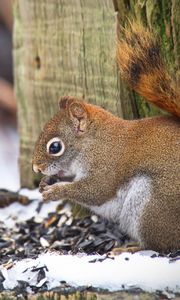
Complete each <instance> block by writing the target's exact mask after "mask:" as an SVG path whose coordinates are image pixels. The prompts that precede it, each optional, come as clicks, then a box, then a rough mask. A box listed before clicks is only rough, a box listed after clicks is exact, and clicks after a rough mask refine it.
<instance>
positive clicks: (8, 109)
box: [0, 0, 19, 190]
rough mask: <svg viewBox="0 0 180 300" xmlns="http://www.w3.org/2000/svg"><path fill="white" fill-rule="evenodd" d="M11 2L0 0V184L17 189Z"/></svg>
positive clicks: (1, 186) (0, 186)
mask: <svg viewBox="0 0 180 300" xmlns="http://www.w3.org/2000/svg"><path fill="white" fill-rule="evenodd" d="M12 30H13V18H12V5H11V1H10V0H0V188H8V189H12V190H17V188H18V187H19V175H18V166H17V160H18V134H17V129H16V127H17V120H16V99H15V96H14V87H13V83H14V79H13V62H12Z"/></svg>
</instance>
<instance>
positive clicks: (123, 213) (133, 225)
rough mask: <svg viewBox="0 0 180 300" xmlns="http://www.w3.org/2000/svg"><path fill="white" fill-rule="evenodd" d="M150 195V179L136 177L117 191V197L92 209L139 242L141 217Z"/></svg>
mask: <svg viewBox="0 0 180 300" xmlns="http://www.w3.org/2000/svg"><path fill="white" fill-rule="evenodd" d="M150 194H151V180H150V178H148V177H146V176H136V177H134V178H132V179H131V181H130V182H129V183H127V184H126V185H125V186H123V187H122V188H120V189H119V190H118V191H117V194H116V197H114V198H113V199H111V200H109V201H107V202H106V203H104V204H103V205H101V206H92V207H90V208H91V210H92V211H94V212H95V213H97V214H99V215H101V216H103V217H104V218H107V219H109V220H111V221H113V222H117V223H118V224H119V226H120V230H121V231H122V232H124V233H126V234H128V235H129V236H130V237H131V238H133V239H135V240H139V217H140V216H141V214H142V212H143V208H144V206H145V204H146V203H147V202H148V201H149V200H150Z"/></svg>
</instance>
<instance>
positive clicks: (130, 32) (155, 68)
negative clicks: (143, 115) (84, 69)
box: [117, 23, 180, 117]
mask: <svg viewBox="0 0 180 300" xmlns="http://www.w3.org/2000/svg"><path fill="white" fill-rule="evenodd" d="M117 61H118V65H119V68H120V73H121V76H122V77H123V78H124V79H125V80H126V81H127V82H128V84H129V85H130V86H131V87H132V88H133V89H134V90H135V91H137V92H138V93H139V94H140V95H142V96H144V97H145V98H146V99H147V100H149V101H150V102H152V103H154V104H155V105H157V106H159V107H160V108H162V109H164V110H166V111H168V112H170V113H172V114H174V115H176V116H178V117H180V92H179V87H178V84H177V83H176V82H175V81H173V79H172V78H171V77H170V75H169V74H168V73H167V71H166V68H165V66H164V62H163V60H162V58H161V51H160V46H159V41H158V39H157V38H155V37H154V36H153V35H152V34H151V33H150V32H149V31H148V30H147V29H144V27H142V26H141V25H138V24H135V23H132V24H130V26H129V28H128V29H127V30H125V31H124V37H123V38H122V39H120V40H119V43H118V49H117Z"/></svg>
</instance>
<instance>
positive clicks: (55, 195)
mask: <svg viewBox="0 0 180 300" xmlns="http://www.w3.org/2000/svg"><path fill="white" fill-rule="evenodd" d="M60 185H61V184H60V183H55V184H53V185H46V186H45V187H44V190H43V192H42V197H43V200H44V201H48V200H60V199H62V198H63V194H64V193H63V192H64V189H62V188H61V187H62V186H60Z"/></svg>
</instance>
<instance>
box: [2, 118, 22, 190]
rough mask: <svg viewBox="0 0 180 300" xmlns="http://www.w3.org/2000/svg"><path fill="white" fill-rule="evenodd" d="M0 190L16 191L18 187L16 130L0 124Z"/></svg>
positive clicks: (17, 141) (17, 139) (17, 142)
mask: <svg viewBox="0 0 180 300" xmlns="http://www.w3.org/2000/svg"><path fill="white" fill-rule="evenodd" d="M0 145H1V147H0V166H1V169H0V188H3V189H8V190H11V191H17V190H18V189H19V187H20V179H19V169H18V156H19V138H18V134H17V131H16V129H13V128H11V127H8V126H3V125H2V124H0Z"/></svg>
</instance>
